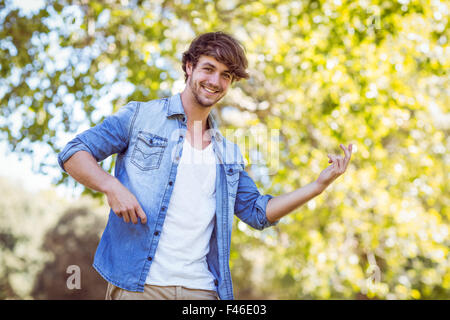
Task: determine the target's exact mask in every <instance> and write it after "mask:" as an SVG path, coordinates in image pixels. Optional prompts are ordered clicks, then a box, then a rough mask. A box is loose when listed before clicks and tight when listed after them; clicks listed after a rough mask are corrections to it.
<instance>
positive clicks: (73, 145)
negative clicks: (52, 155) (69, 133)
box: [58, 138, 92, 172]
mask: <svg viewBox="0 0 450 320" xmlns="http://www.w3.org/2000/svg"><path fill="white" fill-rule="evenodd" d="M78 151H87V152H89V153H91V154H92V152H91V150H90V149H89V148H88V147H87V146H86V145H85V144H84V143H83V142H81V140H79V139H78V138H75V139H74V140H72V141H70V142H69V143H68V144H67V145H66V147H65V148H64V149H63V151H61V152H60V153H59V154H58V164H59V166H60V167H61V169H62V170H63V171H64V172H67V171H66V170H65V169H64V162H66V161H67V160H69V158H70V157H71V156H73V155H74V154H75V153H77V152H78Z"/></svg>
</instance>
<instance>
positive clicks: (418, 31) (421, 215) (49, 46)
mask: <svg viewBox="0 0 450 320" xmlns="http://www.w3.org/2000/svg"><path fill="white" fill-rule="evenodd" d="M1 7H3V8H4V9H3V10H1V11H0V21H1V29H0V39H1V40H0V50H1V54H0V66H1V69H0V73H1V80H0V98H1V104H0V128H1V130H2V132H3V133H4V134H5V137H6V138H7V139H8V141H9V143H10V146H11V150H13V151H15V152H33V150H34V149H33V148H35V146H39V147H40V148H47V149H46V150H48V154H49V156H51V159H50V160H49V159H46V160H44V161H42V162H41V163H40V164H41V170H42V171H43V172H46V170H47V169H46V168H47V167H51V166H56V161H55V153H56V152H59V151H60V150H61V148H62V147H63V146H64V144H65V143H66V142H67V141H68V140H69V139H70V138H72V137H73V135H74V134H75V133H76V132H79V131H81V130H84V129H86V128H88V127H91V126H93V125H95V124H96V123H98V122H99V121H101V119H102V118H103V117H104V116H106V115H108V114H110V113H111V112H113V111H114V110H117V109H118V108H119V107H120V106H122V105H123V104H124V103H126V102H127V101H130V100H140V101H143V100H150V99H153V98H157V97H163V96H168V95H171V94H172V93H173V92H177V91H179V90H180V89H181V88H182V87H183V86H184V78H183V75H182V71H181V65H180V60H181V53H182V52H183V51H184V49H186V47H187V45H188V44H189V42H190V41H191V40H192V38H193V37H194V36H195V35H196V34H198V33H201V32H207V31H213V30H223V31H226V32H229V33H232V34H234V35H235V36H236V37H237V38H238V39H239V40H240V41H241V42H242V43H243V44H244V45H245V47H246V51H247V55H248V59H249V64H250V65H249V71H250V74H251V78H250V79H249V80H248V81H241V82H238V83H237V84H236V85H235V86H234V88H233V89H232V90H231V92H230V93H229V94H228V96H227V97H226V98H225V99H224V100H223V101H222V102H221V103H220V105H218V106H217V108H215V110H214V115H215V116H216V118H218V120H219V122H220V124H221V127H222V129H223V130H224V132H225V130H226V129H230V130H233V131H232V132H234V133H233V134H230V136H231V138H235V139H236V141H238V142H239V143H240V144H241V145H242V149H243V151H245V154H246V158H247V161H248V162H249V166H248V170H249V172H250V173H251V174H252V175H253V176H254V177H255V180H256V181H257V183H258V186H259V187H260V188H261V191H263V192H265V193H270V194H273V195H278V194H282V193H285V192H289V191H292V190H294V189H295V188H298V187H301V186H303V185H305V184H307V183H309V182H311V181H313V180H314V179H315V178H317V176H318V174H319V173H320V171H321V170H323V169H324V168H325V167H326V166H327V157H326V155H327V153H340V152H341V150H340V149H339V148H338V146H339V144H340V143H344V144H346V145H348V144H349V143H353V144H354V145H355V147H356V148H354V154H353V156H352V161H351V163H350V166H349V168H348V170H347V172H346V173H345V175H344V176H342V177H341V178H339V179H338V180H337V181H336V182H335V183H334V184H333V185H332V186H331V187H330V188H329V189H327V190H326V191H325V192H324V193H323V194H322V195H320V196H319V197H317V198H315V199H314V200H312V201H310V202H309V203H308V204H307V205H305V206H303V207H301V208H299V209H298V210H296V211H295V212H294V213H292V214H290V215H289V216H288V217H286V218H284V219H283V220H282V221H281V222H280V224H279V225H278V226H277V227H275V228H272V229H270V230H266V231H263V232H253V231H252V230H250V229H247V228H245V227H244V226H242V225H239V223H238V222H236V228H235V232H234V238H233V240H232V241H233V243H232V245H233V248H234V250H233V251H232V266H233V270H232V274H233V275H236V280H237V283H236V290H237V291H238V292H243V295H242V296H246V297H249V296H252V295H253V296H254V297H264V296H265V297H275V298H288V299H298V298H382V299H395V298H397V299H419V298H421V299H424V298H425V299H427V298H439V299H448V298H449V292H450V290H449V289H450V270H449V263H450V258H449V254H448V251H449V250H448V248H449V244H450V240H449V217H450V210H449V197H448V190H449V186H448V181H449V180H450V179H449V172H450V170H449V163H450V159H449V156H448V152H447V150H448V147H449V139H448V133H449V123H450V121H449V115H448V111H449V110H448V106H449V105H450V103H449V96H448V86H449V83H448V79H449V75H448V70H450V68H449V67H450V60H449V57H450V55H449V46H448V38H449V36H450V34H449V31H448V30H450V28H449V26H448V23H449V22H448V10H449V8H448V4H447V3H445V2H440V1H434V0H404V1H403V0H402V1H398V2H395V1H382V0H371V1H369V0H365V1H345V0H334V1H331V0H329V1H317V0H310V1H309V0H305V1H283V0H281V1H273V0H263V1H238V0H232V1H230V0H227V1H225V0H222V1H197V0H191V1H179V0H165V1H162V0H161V1H138V0H135V1H123V0H122V1H106V0H103V1H84V0H77V1H75V0H74V1H48V2H46V4H45V7H44V8H42V10H40V11H39V12H37V13H35V14H33V15H30V16H24V15H23V14H22V13H21V11H20V10H15V9H13V8H12V6H11V3H10V2H9V1H7V2H6V3H4V5H3V6H2V5H0V8H1ZM250 128H253V129H258V128H259V129H262V130H263V131H265V132H268V130H271V129H277V130H279V131H278V132H279V140H276V141H275V142H278V143H279V145H276V147H277V150H279V154H278V156H277V157H266V159H265V160H266V162H265V163H263V164H264V166H263V167H266V168H267V170H268V171H266V172H269V173H270V174H271V175H270V176H267V175H264V171H261V170H260V169H261V168H260V166H257V165H255V164H257V163H254V162H255V161H254V160H255V159H254V157H253V153H252V152H253V151H254V150H248V149H246V147H245V144H244V143H243V142H245V140H246V139H249V138H250V139H252V136H250V137H249V135H251V131H250ZM273 145H274V141H272V140H271V138H270V136H268V135H266V137H263V139H262V140H261V141H259V144H258V150H259V151H260V152H261V153H262V154H263V155H267V154H270V151H269V150H268V149H269V148H271V147H273ZM113 165H114V161H105V163H104V164H103V166H104V168H105V169H106V170H111V168H112V166H113ZM66 182H67V175H61V179H59V181H58V183H66ZM2 241H3V240H2ZM4 241H6V240H4ZM8 241H10V240H8ZM255 257H259V260H258V261H257V263H253V265H252V268H253V269H252V270H253V271H254V272H257V273H258V274H259V273H260V274H261V277H257V278H254V279H253V280H252V281H248V277H247V278H246V277H245V274H244V273H242V271H241V270H240V268H249V267H248V266H249V265H250V262H252V261H253V260H254V259H255ZM261 259H262V260H261ZM373 270H377V271H376V272H379V274H378V275H379V278H378V277H375V278H376V279H375V278H374V275H373V274H372V272H373ZM370 279H375V280H376V281H372V282H371V281H369V280H370ZM244 293H245V294H244ZM269 293H270V294H269Z"/></svg>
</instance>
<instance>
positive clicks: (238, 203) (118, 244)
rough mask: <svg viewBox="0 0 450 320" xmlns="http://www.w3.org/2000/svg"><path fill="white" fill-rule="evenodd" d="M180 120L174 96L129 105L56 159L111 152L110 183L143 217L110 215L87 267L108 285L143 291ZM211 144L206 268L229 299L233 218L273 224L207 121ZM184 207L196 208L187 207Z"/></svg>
mask: <svg viewBox="0 0 450 320" xmlns="http://www.w3.org/2000/svg"><path fill="white" fill-rule="evenodd" d="M186 118H187V117H186V115H185V113H184V109H183V106H182V103H181V96H180V94H177V95H174V96H172V97H170V98H164V99H159V100H152V101H149V102H145V103H144V102H130V103H128V104H127V105H125V106H124V107H122V108H121V109H120V110H119V111H118V112H116V113H115V114H113V115H111V116H109V117H107V118H105V120H104V121H103V122H102V123H100V124H98V125H96V126H95V127H93V128H91V129H89V130H86V131H84V132H82V133H80V134H78V135H77V136H76V137H75V138H74V139H73V140H71V141H70V142H69V143H68V144H67V145H66V146H65V148H64V149H63V150H62V151H61V153H60V154H59V155H58V162H59V165H60V166H61V168H62V169H63V170H64V167H63V163H64V162H65V161H67V160H68V159H69V158H70V157H71V156H72V155H73V154H74V153H76V152H78V151H81V150H84V151H87V152H89V153H90V154H91V155H92V156H93V157H94V158H95V159H96V160H97V161H102V160H104V159H105V158H107V157H108V156H110V155H112V154H117V159H116V165H115V169H114V175H115V177H116V178H117V179H118V180H119V181H120V182H121V183H122V184H123V185H124V186H125V187H126V188H127V189H128V190H130V192H131V193H132V194H134V196H135V197H136V199H137V200H138V202H139V204H140V205H141V207H142V209H143V210H144V212H145V214H146V215H147V223H146V224H141V223H140V222H138V224H133V223H131V222H130V223H125V222H124V221H123V219H121V218H119V217H118V216H116V215H115V214H114V212H113V211H112V210H110V212H109V218H108V223H107V225H106V228H105V230H104V232H103V235H102V237H101V239H100V242H99V244H98V247H97V251H96V253H95V257H94V263H93V266H94V268H95V269H96V270H97V271H98V272H99V273H100V274H101V275H102V276H103V278H105V279H106V280H107V281H109V282H110V283H112V284H114V285H115V286H117V287H120V288H122V289H125V290H129V291H137V292H143V291H144V285H145V280H146V277H147V274H148V272H149V270H150V268H151V265H152V257H154V255H155V252H156V248H157V246H158V241H159V238H160V235H161V230H162V227H163V224H164V218H165V216H166V211H167V207H168V205H169V201H170V197H171V195H172V190H173V187H174V184H175V177H176V175H177V167H178V162H179V160H180V158H181V152H182V146H183V140H184V139H185V133H186V128H187V126H186V120H187V119H186ZM208 124H209V128H210V130H211V131H210V132H211V143H212V144H213V145H212V147H213V150H214V153H215V156H216V160H217V161H216V170H217V171H216V172H217V173H216V215H215V221H214V230H213V233H212V236H211V240H210V243H209V253H208V254H207V257H206V258H207V263H208V267H209V270H210V271H211V273H212V274H213V276H214V277H215V281H214V282H215V285H216V288H217V292H218V294H219V298H220V299H223V300H226V299H233V286H232V280H231V274H230V267H229V260H230V244H231V231H232V226H233V217H234V215H236V216H237V217H238V218H239V219H241V220H242V221H243V222H245V223H247V224H248V225H250V226H251V227H253V228H255V229H259V230H261V229H263V228H266V227H268V226H272V225H275V224H276V223H277V222H275V223H272V224H271V223H269V221H268V220H267V218H266V206H267V202H268V201H269V200H270V199H271V198H272V196H271V195H261V194H260V193H259V192H258V189H257V187H256V185H255V183H254V181H253V180H252V179H251V178H250V177H249V175H248V174H247V173H246V172H245V171H244V161H243V157H242V155H241V152H240V150H239V147H238V146H237V145H236V144H234V143H231V142H230V141H228V140H226V139H225V138H224V137H223V136H222V135H221V133H220V132H219V130H218V129H217V125H216V123H215V121H214V119H213V118H212V116H211V115H209V116H208ZM186 205H195V204H194V203H187V204H186Z"/></svg>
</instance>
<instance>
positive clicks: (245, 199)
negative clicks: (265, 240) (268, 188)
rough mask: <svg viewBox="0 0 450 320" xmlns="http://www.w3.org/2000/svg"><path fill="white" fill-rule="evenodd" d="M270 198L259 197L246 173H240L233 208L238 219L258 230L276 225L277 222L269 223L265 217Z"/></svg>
mask: <svg viewBox="0 0 450 320" xmlns="http://www.w3.org/2000/svg"><path fill="white" fill-rule="evenodd" d="M272 198H273V196H272V195H270V194H265V195H261V193H260V192H259V191H258V188H257V187H256V184H255V182H254V181H253V180H252V178H250V176H249V175H248V173H247V172H245V171H244V170H243V171H241V172H240V176H239V185H238V190H237V193H236V202H235V207H234V213H235V215H236V216H237V217H238V218H239V219H241V220H242V221H244V222H245V223H246V224H248V225H249V226H251V227H253V228H255V229H258V230H262V229H264V228H267V227H271V226H274V225H276V224H278V222H279V221H275V222H273V223H270V222H269V221H268V220H267V217H266V207H267V203H268V202H269V200H270V199H272Z"/></svg>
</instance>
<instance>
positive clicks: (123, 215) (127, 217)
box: [122, 211, 130, 223]
mask: <svg viewBox="0 0 450 320" xmlns="http://www.w3.org/2000/svg"><path fill="white" fill-rule="evenodd" d="M122 217H123V221H125V222H126V223H128V222H130V217H129V216H128V212H127V211H124V212H123V213H122Z"/></svg>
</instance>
